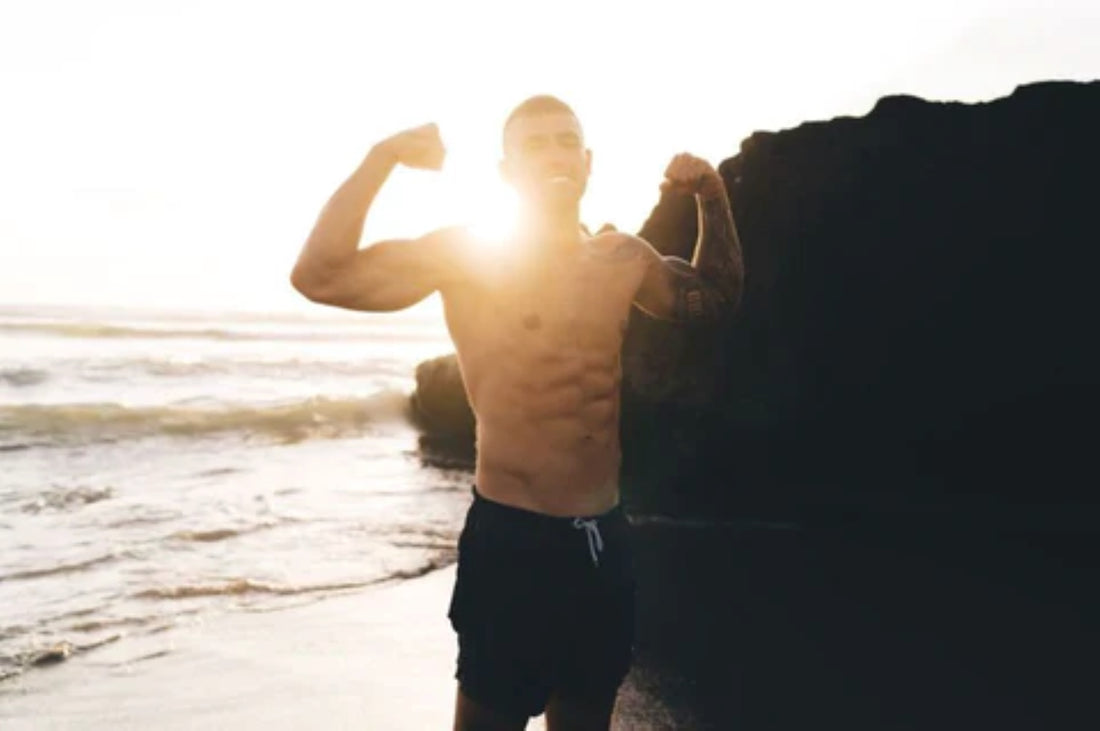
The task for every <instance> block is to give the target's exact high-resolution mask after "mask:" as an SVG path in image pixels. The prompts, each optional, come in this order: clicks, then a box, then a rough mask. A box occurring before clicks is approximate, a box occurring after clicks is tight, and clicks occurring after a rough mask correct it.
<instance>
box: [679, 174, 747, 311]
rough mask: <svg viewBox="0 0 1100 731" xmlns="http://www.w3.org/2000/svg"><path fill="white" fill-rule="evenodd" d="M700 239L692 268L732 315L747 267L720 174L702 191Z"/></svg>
mask: <svg viewBox="0 0 1100 731" xmlns="http://www.w3.org/2000/svg"><path fill="white" fill-rule="evenodd" d="M697 201H698V206H699V238H698V243H697V245H696V248H695V256H694V258H693V259H692V266H693V267H695V269H696V271H698V272H699V276H700V277H701V278H702V279H703V280H704V281H705V282H706V283H707V284H708V285H709V286H710V287H712V288H713V289H714V291H715V293H716V294H717V295H718V296H719V297H720V298H721V299H722V300H723V304H724V305H725V307H726V308H728V311H729V312H732V311H733V310H735V309H736V308H737V306H738V304H739V303H740V301H741V294H742V291H743V289H744V282H745V266H744V262H743V259H742V256H741V240H740V238H739V237H738V236H737V225H736V224H735V223H734V221H733V211H732V210H731V209H730V202H729V197H728V196H727V195H726V186H725V184H724V183H723V182H722V178H721V177H719V176H718V175H717V174H715V175H714V176H713V178H711V179H708V180H707V184H706V185H705V186H704V187H703V189H702V190H701V191H700V192H699V194H698V197H697Z"/></svg>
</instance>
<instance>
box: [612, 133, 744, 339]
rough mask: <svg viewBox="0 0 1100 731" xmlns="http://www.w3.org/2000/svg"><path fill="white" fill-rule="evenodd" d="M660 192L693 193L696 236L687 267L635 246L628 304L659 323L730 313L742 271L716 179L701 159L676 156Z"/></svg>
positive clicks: (730, 216)
mask: <svg viewBox="0 0 1100 731" xmlns="http://www.w3.org/2000/svg"><path fill="white" fill-rule="evenodd" d="M665 178H666V180H665V182H664V183H663V184H662V186H661V187H662V189H663V190H680V191H683V192H685V193H689V194H694V195H695V198H696V201H697V204H698V211H699V238H698V240H697V244H696V247H695V256H694V258H693V259H692V262H691V264H690V265H689V264H688V263H687V262H685V261H684V260H683V259H679V258H676V257H663V256H661V255H660V254H659V253H657V251H655V250H654V249H653V247H651V246H649V245H648V244H645V242H641V243H642V244H644V246H641V247H640V248H639V249H637V250H638V251H640V253H641V256H642V258H643V259H644V261H645V263H646V270H645V275H644V277H643V279H642V282H641V286H640V287H639V288H638V292H637V294H636V295H635V298H634V301H635V304H637V305H638V306H639V307H641V308H642V309H643V310H645V311H646V312H648V313H649V314H651V315H653V316H654V317H658V318H660V319H663V320H673V321H677V322H699V321H708V320H717V319H720V318H723V317H727V316H729V315H732V314H733V313H734V312H735V311H736V310H737V306H738V305H739V304H740V302H741V295H742V291H743V289H744V280H745V270H744V264H743V263H742V259H741V242H740V240H739V239H738V237H737V226H736V225H735V224H734V222H733V212H732V211H731V210H730V204H729V198H728V196H727V195H726V186H725V184H724V183H723V182H722V177H721V176H720V175H719V174H718V172H717V171H716V170H715V169H714V168H713V167H711V166H710V164H709V163H707V162H706V161H705V160H702V159H700V158H697V157H693V156H691V155H687V154H682V155H677V156H676V157H675V158H673V160H672V162H671V163H670V164H669V166H668V170H666V171H665Z"/></svg>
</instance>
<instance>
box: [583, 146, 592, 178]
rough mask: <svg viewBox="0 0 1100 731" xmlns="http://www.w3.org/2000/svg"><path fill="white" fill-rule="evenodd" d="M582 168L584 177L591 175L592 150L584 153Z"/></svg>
mask: <svg viewBox="0 0 1100 731" xmlns="http://www.w3.org/2000/svg"><path fill="white" fill-rule="evenodd" d="M584 168H585V170H584V172H585V176H586V177H587V176H589V175H591V174H592V150H585V151H584Z"/></svg>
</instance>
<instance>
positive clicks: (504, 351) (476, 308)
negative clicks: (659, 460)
mask: <svg viewBox="0 0 1100 731" xmlns="http://www.w3.org/2000/svg"><path fill="white" fill-rule="evenodd" d="M624 241H627V237H625V236H624V235H623V234H607V235H604V236H599V237H596V238H594V239H588V240H586V241H584V242H583V243H581V245H580V246H579V248H578V249H577V250H576V251H575V252H571V253H569V254H565V253H563V254H561V255H560V256H556V257H554V258H552V259H550V260H548V261H547V262H546V263H544V264H543V265H542V266H535V265H533V264H532V263H531V262H524V261H522V260H521V259H519V258H510V257H504V258H503V261H502V262H495V263H494V264H493V265H492V266H481V267H473V268H472V269H473V270H474V271H473V273H472V274H471V276H470V277H469V278H467V281H466V282H465V283H464V284H463V285H462V286H457V287H451V288H448V289H445V290H444V291H443V301H444V307H445V311H446V316H447V324H448V327H449V329H450V332H451V336H452V338H453V339H454V342H455V346H456V349H457V352H458V359H459V363H460V365H461V368H462V373H463V379H464V381H465V385H466V391H467V394H468V396H469V399H470V403H471V404H472V406H473V409H474V412H475V413H476V414H477V420H478V430H477V448H478V460H477V462H478V464H477V476H476V480H477V485H478V490H479V491H480V492H481V493H482V494H484V495H485V496H486V497H488V498H490V499H492V500H496V501H498V502H501V503H504V504H508V505H514V506H517V507H521V508H526V509H528V510H533V511H536V512H540V513H546V514H550V515H592V514H598V513H601V512H604V511H606V510H608V509H609V508H611V507H613V506H614V505H615V504H616V503H617V502H618V478H619V462H620V448H619V385H620V381H621V376H622V371H621V362H620V350H621V346H622V340H623V334H624V332H625V330H626V323H627V318H628V316H629V313H630V308H631V304H632V301H633V299H634V295H635V292H636V291H637V289H638V286H639V283H640V281H641V278H642V275H643V273H644V272H643V270H642V267H641V266H640V265H639V260H638V259H637V258H634V257H629V256H627V257H624V256H621V255H620V252H621V248H619V249H618V250H617V249H616V247H617V246H618V247H621V246H622V244H623V242H624ZM628 244H629V242H628Z"/></svg>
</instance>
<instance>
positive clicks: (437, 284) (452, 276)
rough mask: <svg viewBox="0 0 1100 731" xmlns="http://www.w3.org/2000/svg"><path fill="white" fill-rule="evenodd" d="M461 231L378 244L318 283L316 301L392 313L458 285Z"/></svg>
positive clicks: (461, 266) (461, 270) (461, 271)
mask: <svg viewBox="0 0 1100 731" xmlns="http://www.w3.org/2000/svg"><path fill="white" fill-rule="evenodd" d="M464 236H465V232H464V231H462V230H461V229H456V228H452V229H440V230H438V231H434V232H432V233H430V234H428V235H426V236H422V237H420V238H418V239H391V240H387V241H379V242H377V243H374V244H371V245H370V246H367V247H366V248H364V249H361V250H359V251H357V252H355V255H354V257H353V258H352V259H351V260H350V261H349V262H348V263H347V264H346V265H344V266H343V267H341V268H339V269H334V270H333V271H332V272H331V274H330V276H328V277H327V278H326V279H325V280H324V281H322V282H320V283H319V284H318V285H317V286H316V287H315V290H314V296H313V297H311V299H313V300H314V301H316V302H320V303H322V304H327V305H332V306H334V307H342V308H345V309H351V310H363V311H368V312H392V311H394V310H402V309H405V308H406V307H411V306H412V305H415V304H416V303H417V302H420V301H421V300H423V299H424V298H426V297H428V296H429V295H430V294H432V293H433V292H436V291H438V290H440V289H443V288H444V287H447V286H449V285H453V284H455V283H458V282H460V281H462V280H463V277H464V272H465V271H466V267H465V266H464V260H463V257H462V256H461V252H462V247H463V244H464V241H465V239H464Z"/></svg>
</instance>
